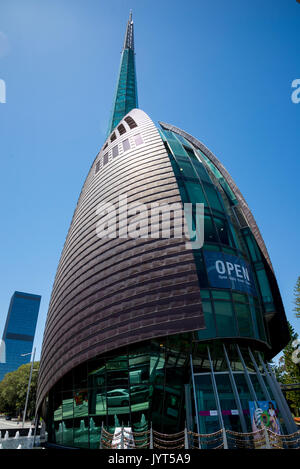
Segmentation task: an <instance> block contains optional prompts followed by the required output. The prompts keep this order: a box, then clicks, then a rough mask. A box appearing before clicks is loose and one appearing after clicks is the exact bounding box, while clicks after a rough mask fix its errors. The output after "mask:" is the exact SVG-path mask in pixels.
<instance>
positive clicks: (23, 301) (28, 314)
mask: <svg viewBox="0 0 300 469" xmlns="http://www.w3.org/2000/svg"><path fill="white" fill-rule="evenodd" d="M40 302H41V296H40V295H33V294H31V293H24V292H18V291H16V292H15V293H14V294H13V296H12V298H11V301H10V305H9V310H8V313H7V318H6V323H5V327H4V332H3V336H2V342H3V343H4V347H5V354H3V355H5V356H4V357H3V360H4V358H5V363H2V362H1V363H0V381H1V380H2V379H3V378H4V376H5V375H6V373H8V372H10V371H15V370H17V369H18V368H19V366H21V365H23V364H24V363H28V362H29V361H30V353H31V352H32V345H33V340H34V334H35V328H36V323H37V318H38V314H39V309H40ZM24 354H28V355H26V356H22V355H24Z"/></svg>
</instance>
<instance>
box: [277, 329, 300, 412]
mask: <svg viewBox="0 0 300 469" xmlns="http://www.w3.org/2000/svg"><path fill="white" fill-rule="evenodd" d="M289 329H290V335H291V339H290V341H289V343H288V344H287V345H286V347H285V348H284V349H283V351H282V356H281V357H280V358H279V361H278V366H276V367H275V374H276V378H277V380H278V381H279V382H281V383H282V384H293V383H300V366H299V364H297V363H294V361H293V359H292V354H293V352H294V351H295V347H293V345H292V343H293V341H294V340H296V339H297V338H298V334H297V333H296V332H295V331H294V329H293V327H292V325H291V324H290V323H289ZM285 395H286V399H287V400H288V402H289V404H290V407H291V408H292V410H294V412H295V413H296V414H298V412H299V408H300V391H288V392H286V393H285Z"/></svg>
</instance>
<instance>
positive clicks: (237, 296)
mask: <svg viewBox="0 0 300 469" xmlns="http://www.w3.org/2000/svg"><path fill="white" fill-rule="evenodd" d="M232 297H233V300H234V301H238V302H240V303H248V297H247V295H244V294H243V293H232Z"/></svg>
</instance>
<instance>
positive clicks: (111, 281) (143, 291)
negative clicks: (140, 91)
mask: <svg viewBox="0 0 300 469" xmlns="http://www.w3.org/2000/svg"><path fill="white" fill-rule="evenodd" d="M128 116H130V117H131V118H132V119H133V120H134V122H135V123H136V124H137V127H132V128H130V127H129V125H128V124H127V122H126V120H125V119H126V118H125V119H123V120H122V121H121V124H123V126H124V128H122V127H121V129H120V130H121V132H118V131H117V129H115V132H113V134H115V136H116V137H117V138H116V139H115V140H113V141H112V142H111V141H110V140H108V141H107V143H108V145H106V144H105V145H104V147H103V149H102V150H101V151H100V153H99V154H98V155H97V157H96V159H95V161H94V163H93V165H92V167H91V170H90V172H89V174H88V176H87V179H86V181H85V184H84V186H83V189H82V192H81V194H80V197H79V200H78V204H77V207H76V210H75V212H74V216H73V219H72V223H71V226H70V229H69V232H68V235H67V238H66V241H65V245H64V248H63V251H62V254H61V259H60V262H59V266H58V269H57V273H56V277H55V282H54V286H53V291H52V296H51V301H50V307H49V312H48V317H47V322H46V327H45V333H44V340H43V349H42V356H41V362H40V376H39V386H38V406H39V405H40V403H41V401H42V399H43V398H44V397H45V395H46V394H47V392H48V391H49V390H50V389H51V387H52V386H53V385H54V384H55V383H56V382H57V381H58V380H59V379H60V378H61V377H62V376H63V375H64V374H65V373H67V372H68V371H69V370H70V369H72V368H73V367H75V366H77V365H79V364H81V363H83V362H85V361H86V360H88V359H90V358H92V357H95V356H97V355H99V354H101V353H104V352H107V351H110V350H113V349H116V348H118V347H120V346H123V345H127V344H130V343H135V342H139V341H143V340H145V339H148V338H154V337H161V336H166V335H169V334H175V333H180V332H186V331H192V330H198V329H201V328H203V327H204V320H203V313H202V307H201V299H200V290H199V284H198V279H197V272H196V268H195V263H194V257H193V253H192V252H191V251H190V250H187V249H186V246H185V240H184V239H174V238H173V239H162V238H159V239H149V238H148V239H141V238H140V239H130V238H127V239H125V238H124V239H120V238H116V239H99V238H98V237H97V235H96V224H97V220H98V217H97V213H96V208H97V205H98V204H99V203H100V202H103V201H105V202H112V203H113V204H116V205H117V203H118V197H119V195H120V194H127V197H128V202H129V203H130V202H133V201H138V202H142V203H145V204H149V203H151V202H154V201H159V202H160V203H162V202H167V203H173V202H179V203H181V198H180V194H179V190H178V186H177V183H176V178H175V176H174V174H173V170H172V167H171V164H170V161H169V157H168V153H167V151H166V149H165V147H164V144H163V141H162V139H161V137H160V135H159V133H158V131H157V129H156V127H155V126H154V124H153V123H152V121H151V120H150V119H149V117H148V116H147V115H146V114H145V113H144V112H143V111H141V110H137V109H135V110H133V111H131V112H130V113H129V114H128ZM127 121H128V122H129V123H130V122H131V121H130V120H128V119H127ZM124 129H125V130H126V132H125V133H124ZM113 134H112V135H113ZM137 134H140V135H141V137H142V140H143V144H140V145H137V146H136V145H135V136H136V135H137ZM113 138H114V137H113ZM126 139H129V142H130V145H131V148H130V149H129V150H128V151H126V152H124V151H123V146H122V142H123V141H124V140H126ZM116 144H117V145H118V151H119V155H118V156H117V157H115V158H114V157H113V154H112V148H113V147H115V146H116ZM103 163H104V165H103Z"/></svg>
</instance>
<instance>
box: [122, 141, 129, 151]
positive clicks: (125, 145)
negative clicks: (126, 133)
mask: <svg viewBox="0 0 300 469" xmlns="http://www.w3.org/2000/svg"><path fill="white" fill-rule="evenodd" d="M122 143H123V150H124V152H125V151H127V150H129V149H130V143H129V140H128V138H126V140H123V142H122Z"/></svg>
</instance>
